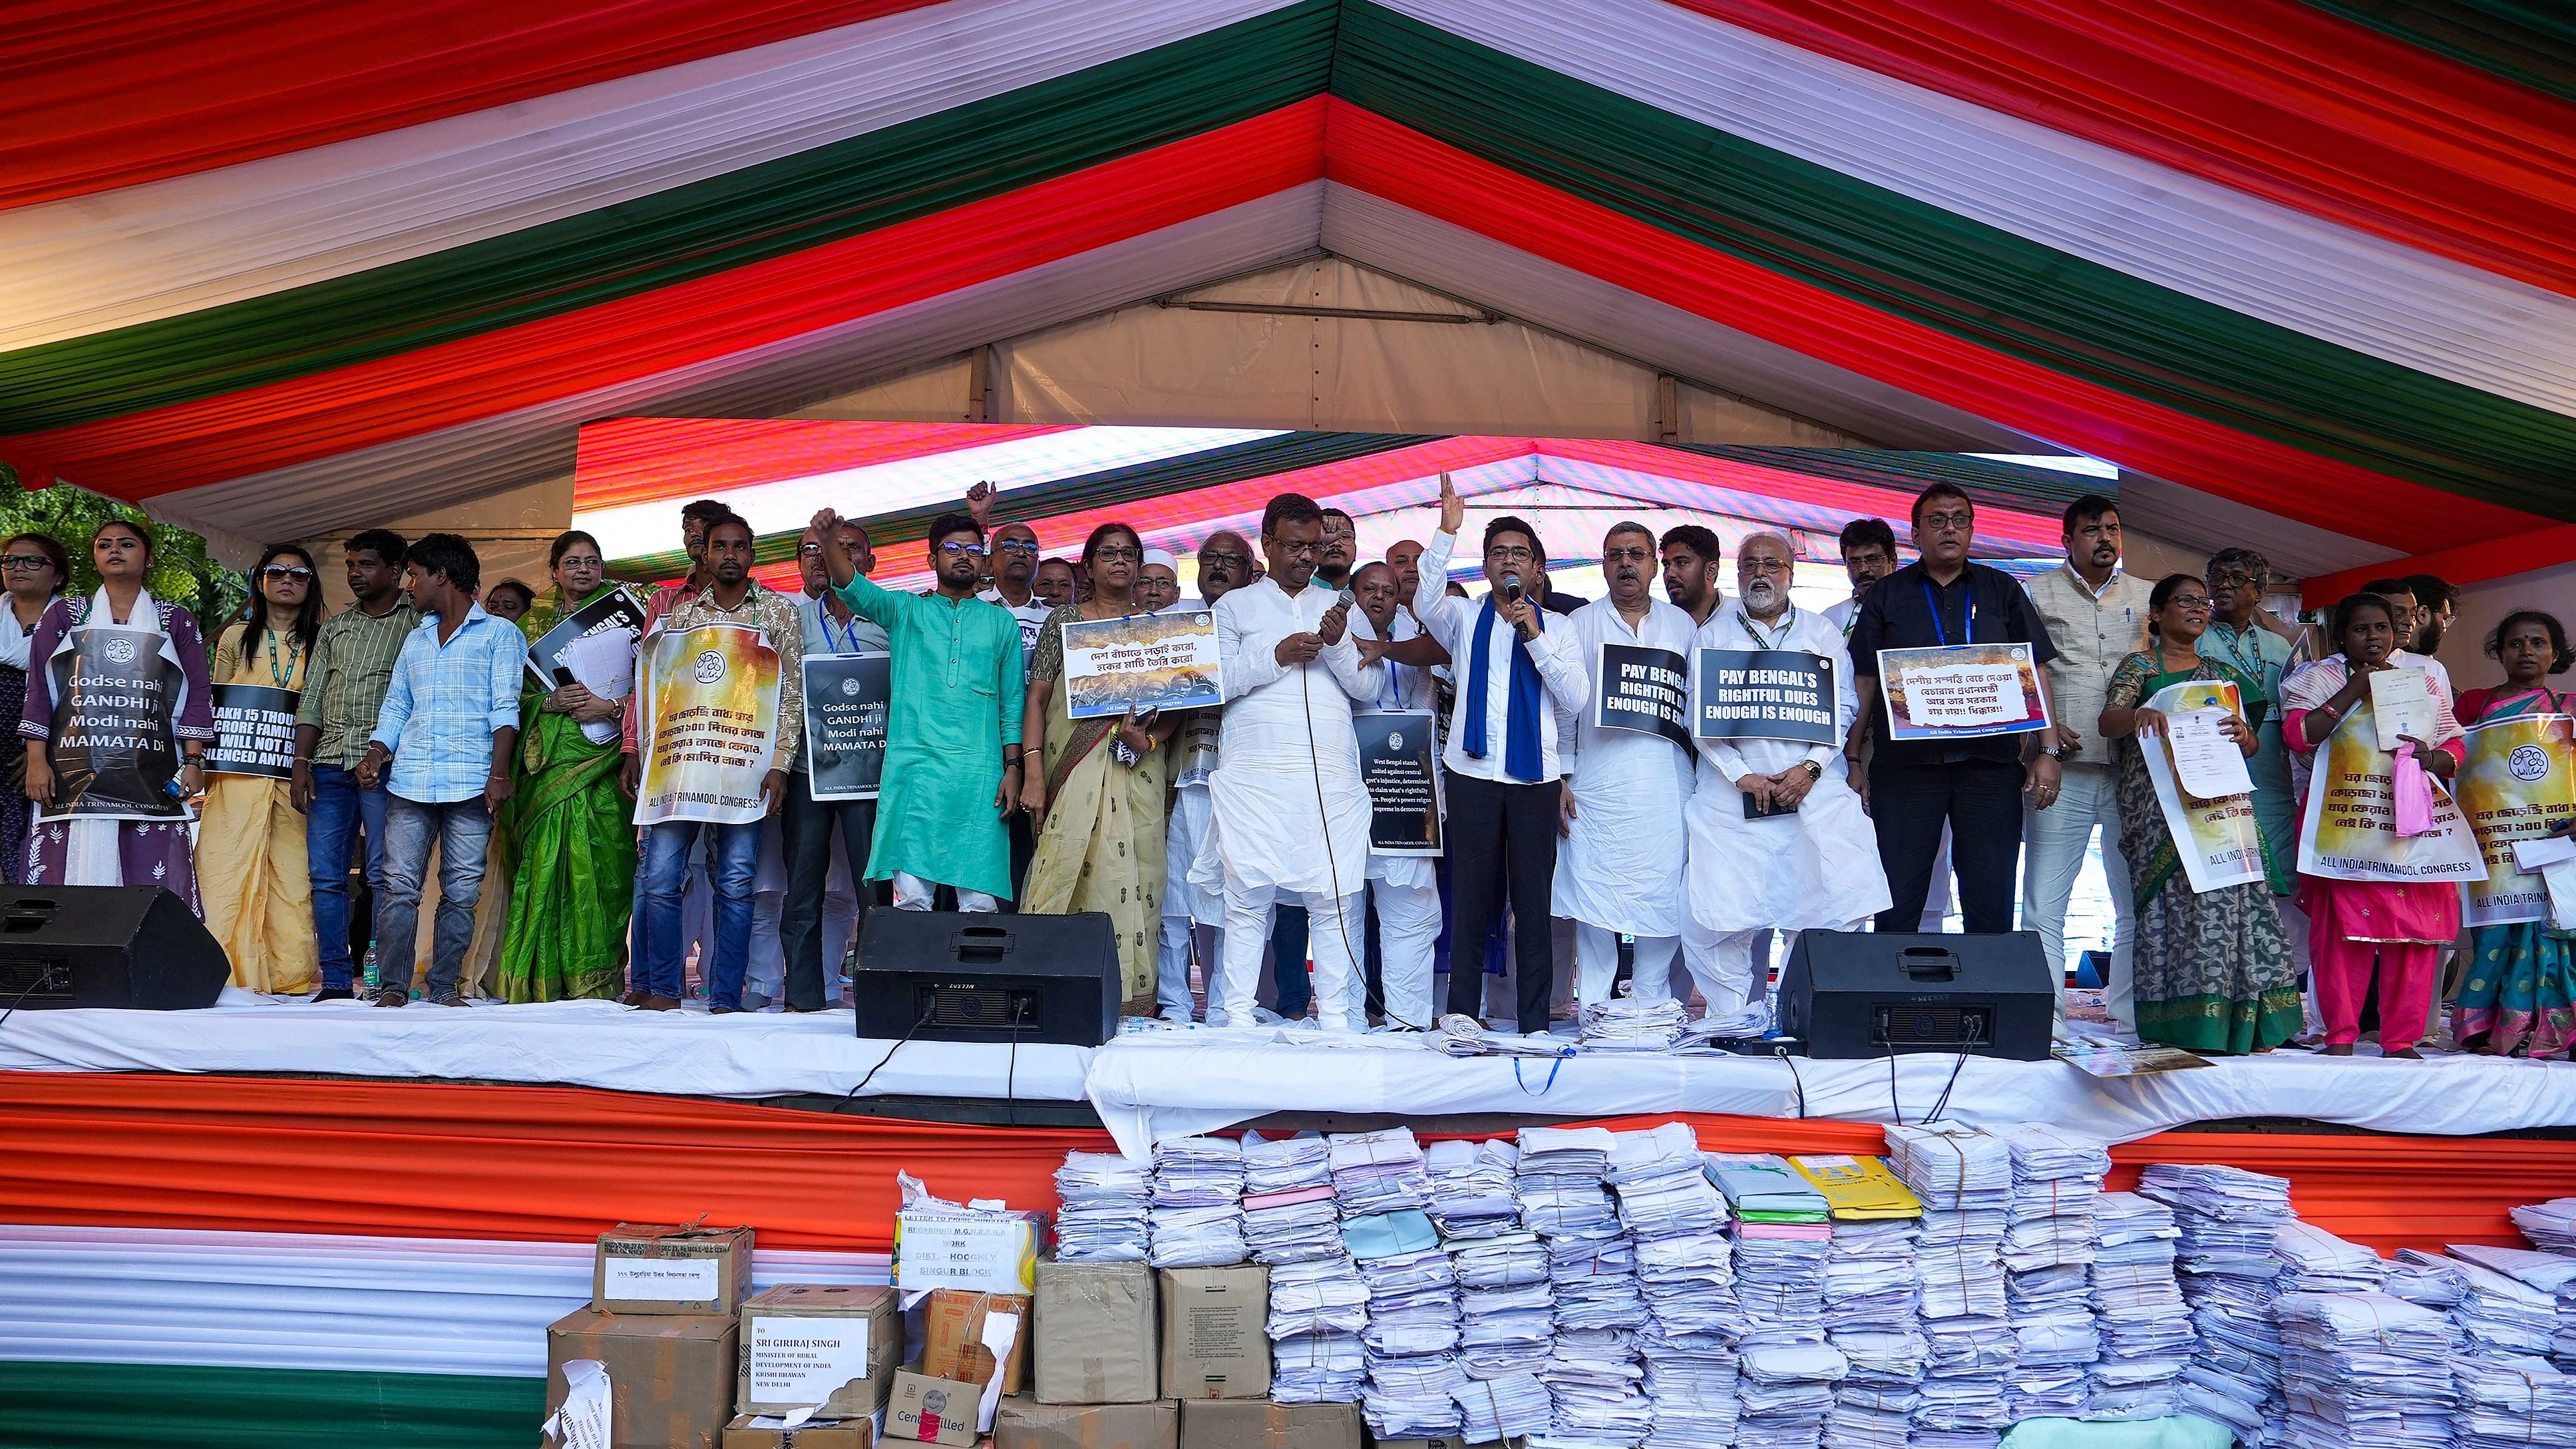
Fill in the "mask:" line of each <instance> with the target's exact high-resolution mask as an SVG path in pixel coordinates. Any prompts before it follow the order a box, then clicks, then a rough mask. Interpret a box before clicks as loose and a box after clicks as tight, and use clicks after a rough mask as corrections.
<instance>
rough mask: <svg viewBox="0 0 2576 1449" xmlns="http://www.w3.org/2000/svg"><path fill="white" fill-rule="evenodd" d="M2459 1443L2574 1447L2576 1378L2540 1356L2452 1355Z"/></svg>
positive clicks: (2477, 1447) (2465, 1447)
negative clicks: (2456, 1393)
mask: <svg viewBox="0 0 2576 1449" xmlns="http://www.w3.org/2000/svg"><path fill="white" fill-rule="evenodd" d="M2451 1381H2452V1384H2453V1385H2454V1387H2455V1388H2456V1389H2457V1390H2458V1393H2459V1407H2458V1409H2457V1411H2456V1417H2455V1418H2454V1420H2453V1427H2454V1428H2455V1430H2456V1431H2457V1436H2458V1437H2456V1438H2454V1439H2453V1440H2452V1441H2451V1442H2452V1443H2453V1444H2455V1445H2457V1446H2458V1449H2515V1446H2520V1445H2525V1444H2539V1445H2547V1446H2551V1449H2576V1379H2571V1378H2569V1377H2568V1376H2567V1375H2566V1374H2564V1373H2562V1372H2560V1371H2559V1370H2558V1369H2557V1368H2555V1367H2553V1366H2552V1365H2550V1364H2549V1363H2548V1362H2547V1361H2545V1360H2542V1359H2536V1358H2506V1359H2480V1358H2457V1359H2453V1360H2452V1361H2451Z"/></svg>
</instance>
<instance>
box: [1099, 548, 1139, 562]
mask: <svg viewBox="0 0 2576 1449" xmlns="http://www.w3.org/2000/svg"><path fill="white" fill-rule="evenodd" d="M1144 556H1145V554H1144V551H1143V550H1141V549H1133V548H1127V547H1124V546H1121V547H1116V548H1101V549H1094V550H1092V554H1091V557H1092V558H1093V560H1094V561H1096V562H1099V563H1134V562H1135V561H1136V560H1138V559H1140V558H1143V557H1144Z"/></svg>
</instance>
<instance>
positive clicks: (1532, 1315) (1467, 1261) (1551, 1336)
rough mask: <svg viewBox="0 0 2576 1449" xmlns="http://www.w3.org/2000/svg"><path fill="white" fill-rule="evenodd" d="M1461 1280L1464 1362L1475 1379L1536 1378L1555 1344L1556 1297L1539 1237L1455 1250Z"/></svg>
mask: <svg viewBox="0 0 2576 1449" xmlns="http://www.w3.org/2000/svg"><path fill="white" fill-rule="evenodd" d="M1449 1262H1450V1268H1451V1271H1453V1272H1454V1273H1455V1274H1456V1275H1457V1279H1458V1290H1459V1292H1458V1309H1459V1318H1460V1329H1459V1360H1460V1363H1461V1366H1462V1367H1464V1368H1465V1369H1466V1371H1467V1376H1468V1377H1469V1378H1472V1379H1490V1378H1504V1377H1508V1376H1510V1375H1512V1374H1522V1373H1536V1372H1537V1371H1538V1369H1539V1368H1540V1367H1541V1366H1542V1365H1544V1364H1545V1363H1546V1362H1547V1358H1548V1355H1549V1353H1550V1352H1552V1351H1553V1350H1554V1348H1555V1344H1556V1319H1555V1308H1556V1294H1555V1292H1554V1290H1553V1289H1551V1288H1550V1287H1549V1286H1548V1281H1547V1248H1546V1247H1545V1246H1544V1245H1543V1244H1541V1243H1540V1242H1539V1240H1538V1235H1537V1234H1536V1233H1506V1234H1504V1235H1502V1236H1500V1237H1494V1238H1479V1239H1475V1240H1473V1241H1470V1242H1466V1243H1463V1244H1453V1245H1451V1251H1450V1258H1449Z"/></svg>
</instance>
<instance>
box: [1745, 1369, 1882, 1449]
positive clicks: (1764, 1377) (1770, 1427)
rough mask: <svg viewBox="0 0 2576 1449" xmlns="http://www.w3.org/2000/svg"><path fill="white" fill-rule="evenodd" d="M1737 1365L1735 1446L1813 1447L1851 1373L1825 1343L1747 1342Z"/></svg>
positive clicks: (1759, 1448)
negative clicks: (1839, 1388) (1838, 1388)
mask: <svg viewBox="0 0 2576 1449" xmlns="http://www.w3.org/2000/svg"><path fill="white" fill-rule="evenodd" d="M1738 1368H1739V1375H1740V1376H1739V1377H1738V1379H1737V1381H1736V1388H1735V1397H1736V1403H1737V1410H1738V1412H1737V1415H1736V1420H1735V1443H1736V1449H1791V1446H1795V1449H1813V1446H1814V1445H1815V1444H1816V1442H1817V1440H1818V1437H1819V1436H1820V1435H1821V1433H1822V1432H1823V1429H1824V1424H1825V1417H1826V1416H1827V1415H1828V1414H1830V1413H1832V1412H1833V1408H1834V1385H1836V1384H1838V1383H1841V1382H1842V1381H1843V1379H1844V1377H1845V1376H1846V1375H1848V1374H1849V1373H1850V1372H1851V1364H1850V1363H1849V1362H1848V1361H1846V1360H1845V1359H1844V1358H1843V1356H1842V1354H1841V1353H1840V1352H1839V1351H1837V1350H1835V1349H1833V1348H1830V1347H1828V1346H1826V1345H1824V1344H1821V1343H1772V1344H1760V1345H1752V1344H1748V1345H1747V1346H1746V1347H1745V1349H1744V1355H1743V1358H1742V1360H1741V1361H1740V1363H1739V1365H1738ZM1900 1442H1901V1441H1900Z"/></svg>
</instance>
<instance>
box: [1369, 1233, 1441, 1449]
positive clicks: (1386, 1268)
mask: <svg viewBox="0 0 2576 1449" xmlns="http://www.w3.org/2000/svg"><path fill="white" fill-rule="evenodd" d="M1411 1218H1412V1220H1413V1221H1416V1222H1420V1223H1422V1224H1423V1226H1425V1227H1428V1226H1429V1224H1428V1222H1427V1221H1426V1220H1424V1219H1423V1218H1422V1216H1421V1215H1420V1214H1419V1213H1415V1214H1412V1215H1411ZM1360 1277H1361V1278H1362V1279H1363V1280H1364V1281H1365V1282H1366V1283H1367V1284H1368V1295H1369V1326H1368V1331H1367V1332H1366V1333H1364V1334H1362V1335H1361V1337H1360V1344H1361V1347H1362V1348H1364V1349H1365V1350H1366V1351H1367V1355H1366V1356H1367V1359H1368V1386H1367V1389H1366V1390H1365V1391H1364V1392H1363V1393H1362V1395H1361V1398H1360V1403H1361V1405H1362V1407H1363V1408H1364V1410H1365V1411H1366V1414H1367V1417H1368V1422H1369V1428H1370V1429H1371V1430H1373V1431H1375V1432H1376V1434H1377V1436H1378V1437H1379V1438H1381V1439H1426V1438H1433V1437H1437V1436H1439V1435H1442V1434H1449V1433H1454V1432H1456V1430H1457V1427H1458V1405H1457V1403H1456V1402H1455V1400H1454V1399H1453V1398H1452V1397H1451V1395H1452V1394H1453V1392H1454V1391H1455V1390H1456V1389H1457V1388H1458V1387H1459V1386H1460V1385H1462V1384H1464V1383H1465V1382H1466V1379H1467V1375H1466V1371H1465V1370H1464V1369H1462V1368H1461V1367H1460V1366H1459V1363H1458V1356H1457V1353H1456V1349H1457V1347H1458V1337H1459V1317H1458V1275H1457V1272H1456V1270H1455V1269H1454V1268H1452V1267H1451V1265H1450V1262H1449V1255H1448V1254H1447V1253H1445V1252H1442V1251H1441V1250H1440V1248H1439V1246H1438V1244H1437V1242H1436V1240H1435V1241H1434V1242H1433V1243H1432V1245H1431V1246H1428V1247H1424V1248H1420V1249H1415V1250H1410V1251H1402V1252H1396V1253H1390V1254H1388V1255H1387V1256H1384V1257H1370V1258H1365V1259H1363V1260H1362V1261H1361V1263H1360Z"/></svg>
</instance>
